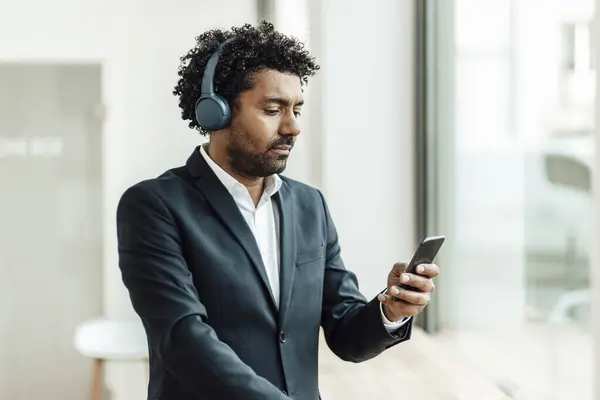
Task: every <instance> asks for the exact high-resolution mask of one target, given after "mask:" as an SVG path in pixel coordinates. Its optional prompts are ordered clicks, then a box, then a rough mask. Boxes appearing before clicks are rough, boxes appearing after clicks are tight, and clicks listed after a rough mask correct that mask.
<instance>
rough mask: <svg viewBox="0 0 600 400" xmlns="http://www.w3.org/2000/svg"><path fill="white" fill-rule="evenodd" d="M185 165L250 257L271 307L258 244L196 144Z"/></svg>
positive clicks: (270, 293) (196, 184)
mask: <svg viewBox="0 0 600 400" xmlns="http://www.w3.org/2000/svg"><path fill="white" fill-rule="evenodd" d="M187 168H188V171H189V172H190V174H191V175H192V178H195V179H194V185H195V187H196V188H197V189H198V190H199V191H200V192H201V193H202V194H203V195H204V197H205V198H206V200H207V201H208V202H209V203H210V205H211V206H212V208H213V209H214V210H215V212H216V213H217V215H218V216H219V218H220V219H221V221H222V222H223V224H224V225H225V226H226V227H227V228H228V229H229V231H230V232H231V234H232V235H233V236H235V238H236V239H237V240H238V242H239V243H240V245H241V246H242V248H243V249H244V251H245V252H246V253H247V254H248V256H249V257H250V260H252V265H253V266H254V269H255V270H256V272H257V274H258V275H259V277H260V280H261V281H262V286H263V289H264V290H265V291H266V292H267V296H268V297H269V298H270V299H271V304H272V305H273V307H274V309H275V300H274V298H273V292H272V291H271V286H270V285H269V278H268V277H267V272H266V269H265V266H264V264H263V261H262V257H261V255H260V250H259V248H258V244H257V243H256V239H255V238H254V235H253V234H252V231H251V230H250V227H249V226H248V224H247V223H246V221H245V220H244V217H243V216H242V213H241V212H240V210H239V208H238V206H237V204H236V203H235V201H234V200H233V198H232V197H231V194H230V193H229V192H228V191H227V189H225V187H224V186H223V184H222V183H221V181H220V180H219V178H217V176H216V175H215V174H214V172H213V171H212V170H211V169H210V167H209V166H208V164H207V163H206V161H205V160H204V158H203V157H202V154H200V150H199V148H196V149H195V151H194V153H192V155H191V156H190V158H189V159H188V161H187ZM224 250H226V249H224Z"/></svg>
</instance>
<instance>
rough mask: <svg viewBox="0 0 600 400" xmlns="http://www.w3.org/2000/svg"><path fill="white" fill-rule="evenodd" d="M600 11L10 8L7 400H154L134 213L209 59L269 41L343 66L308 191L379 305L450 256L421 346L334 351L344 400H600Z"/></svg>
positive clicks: (261, 2)
mask: <svg viewBox="0 0 600 400" xmlns="http://www.w3.org/2000/svg"><path fill="white" fill-rule="evenodd" d="M598 4H600V0H553V1H542V0H485V1H482V0H402V1H398V0H371V1H368V0H353V1H341V0H327V1H320V0H221V1H218V2H214V1H208V0H203V1H198V0H196V1H191V0H180V1H176V2H165V1H156V0H146V1H141V0H121V1H116V0H102V1H101V0H86V1H75V0H55V1H51V2H48V1H43V0H21V1H19V2H11V1H8V0H2V1H0V10H1V11H0V104H1V107H0V187H1V189H0V205H2V207H1V208H0V340H1V343H0V399H2V400H3V399H11V400H37V399H46V400H59V399H60V400H80V399H88V398H90V397H89V396H90V395H89V393H90V388H91V387H92V386H93V384H94V383H93V382H94V376H95V375H94V374H95V373H96V372H98V371H99V370H96V369H94V366H96V367H98V365H99V363H98V362H96V363H94V361H93V359H94V358H106V359H107V360H111V361H107V363H106V364H105V365H103V367H106V369H105V372H106V374H105V375H104V376H103V377H100V378H99V380H100V381H102V390H103V391H104V392H105V398H106V399H111V400H138V399H143V398H145V397H144V390H145V382H146V379H147V372H146V370H145V368H146V364H145V362H144V361H143V343H142V344H141V348H140V343H139V341H137V342H136V340H138V338H139V336H138V335H139V331H136V328H135V326H132V325H129V321H131V320H133V321H135V316H134V314H133V312H132V310H131V306H130V303H129V298H128V296H127V293H126V291H125V289H124V287H123V285H122V283H121V279H120V273H119V270H118V267H117V254H116V238H115V207H116V204H117V201H118V199H119V197H120V195H121V193H122V192H123V191H124V190H125V189H126V188H127V187H128V186H130V185H131V184H133V183H135V182H137V181H139V180H141V179H145V178H148V177H152V176H155V175H158V174H159V173H161V172H162V171H164V170H165V169H167V168H170V167H172V166H176V165H181V164H182V163H184V162H185V160H186V159H187V157H188V155H189V153H190V152H191V151H192V149H193V147H194V146H196V145H197V144H199V143H200V141H201V137H200V136H199V135H197V134H196V133H195V132H192V131H190V130H189V129H188V128H187V124H186V123H185V122H183V121H182V120H181V119H180V114H179V108H178V107H177V100H176V98H175V97H174V96H173V95H172V94H171V92H172V88H173V86H174V84H175V83H176V79H177V67H178V65H179V57H180V56H181V55H183V54H184V53H185V52H186V51H187V50H188V49H189V48H191V47H192V46H193V45H194V38H195V36H197V35H198V34H199V33H201V32H203V31H205V30H207V29H210V28H216V27H222V28H228V27H230V26H231V25H239V24H243V23H246V22H250V23H254V22H257V21H258V20H260V19H268V20H271V21H272V22H274V23H275V24H276V26H277V28H279V29H280V30H282V31H284V32H286V33H289V34H292V35H294V36H298V37H301V38H302V39H304V40H305V41H306V42H307V45H308V47H309V48H310V49H311V50H312V51H313V52H314V54H315V56H317V58H318V61H319V62H320V64H321V65H322V70H321V71H320V73H319V75H318V76H317V77H316V78H315V79H314V80H313V81H311V82H310V83H309V85H308V88H307V90H306V97H307V106H306V107H307V111H306V113H305V115H304V116H303V118H304V119H305V121H304V134H303V135H302V136H301V137H300V139H299V142H298V145H297V146H296V148H295V151H294V154H293V156H292V157H291V161H290V165H289V167H288V170H287V171H286V174H287V175H288V176H291V177H293V178H297V179H299V180H303V181H305V182H307V183H309V184H312V185H314V186H317V187H319V188H321V189H322V190H323V191H324V192H325V194H326V196H327V198H328V201H329V205H330V208H331V211H332V213H333V216H334V218H335V220H336V224H337V227H338V230H339V232H340V236H341V241H342V246H343V251H344V258H345V260H346V263H347V265H348V266H349V268H351V269H352V270H354V271H355V272H356V273H357V275H358V277H359V280H360V284H361V288H362V290H363V292H364V294H365V295H366V296H368V297H371V296H374V295H375V294H376V293H377V292H378V291H379V290H380V289H381V287H382V285H383V284H384V282H385V278H386V274H387V273H388V271H389V268H390V267H391V265H392V264H393V263H394V262H395V261H397V260H406V259H408V258H409V257H410V256H411V254H412V252H413V251H414V249H415V247H416V245H417V242H418V239H419V238H420V237H422V236H424V235H427V234H431V235H437V234H443V235H446V236H447V242H446V244H445V246H444V248H443V250H442V252H441V253H440V256H439V259H438V260H437V261H438V264H439V265H440V268H441V270H442V274H441V276H440V277H439V279H438V280H437V283H436V284H437V292H436V294H435V299H434V302H433V303H432V304H431V305H430V306H429V307H428V308H427V310H426V312H425V313H423V314H422V315H421V316H419V318H418V319H417V322H418V328H416V329H415V335H414V336H415V338H414V340H413V341H412V343H410V344H407V345H406V346H398V349H394V350H393V351H394V353H392V352H390V354H386V355H385V356H382V357H381V358H380V359H375V360H373V361H370V362H367V363H365V364H364V365H359V366H355V365H343V364H340V363H338V362H336V361H335V360H331V359H330V357H331V355H330V354H328V353H327V352H326V349H324V350H323V352H324V356H323V357H324V361H323V365H322V368H321V386H322V389H323V390H322V391H323V395H324V398H325V399H330V400H335V399H342V398H344V399H350V398H361V399H371V398H372V399H379V398H391V397H393V398H398V399H400V398H419V399H429V398H431V399H478V400H479V399H501V398H506V399H509V398H513V399H522V400H538V399H544V400H591V399H595V400H596V399H600V390H599V389H598V388H597V387H594V385H595V384H596V381H598V380H599V379H598V376H599V375H600V370H599V369H598V368H599V367H598V364H597V362H595V360H598V359H599V357H598V355H600V353H599V351H598V350H597V349H596V347H594V341H595V340H594V339H596V342H597V339H600V330H599V329H597V328H595V327H597V326H598V325H597V321H598V320H600V308H599V307H597V306H596V305H595V303H594V302H595V301H596V299H598V298H600V296H595V295H594V294H597V293H598V292H599V291H600V280H599V278H598V276H599V275H598V274H597V273H596V272H595V271H596V270H597V269H598V267H599V266H598V262H597V261H595V260H596V259H597V255H598V252H599V250H598V246H595V243H596V242H597V240H596V239H594V238H595V237H597V233H598V232H600V219H599V218H598V217H597V216H596V215H597V214H596V210H597V207H595V205H597V204H600V197H599V195H597V194H596V195H595V194H594V191H593V188H594V187H595V186H596V183H595V181H596V182H599V183H600V180H599V179H598V178H596V179H594V178H595V177H596V176H597V175H596V174H594V172H595V170H596V165H597V164H598V158H597V156H596V154H597V152H598V151H597V144H596V137H597V135H596V120H597V119H598V116H599V115H600V111H599V110H600V108H599V106H598V102H597V101H596V98H597V95H596V92H597V90H596V87H597V84H596V76H597V70H596V64H597V62H596V60H597V55H598V54H599V49H600V47H599V42H600V41H598V40H597V38H598V37H599V36H598V31H597V29H596V28H595V26H597V23H596V22H595V9H596V8H597V6H598ZM592 321H593V323H592ZM92 322H93V323H92ZM102 323H107V324H108V325H102ZM86 327H87V329H86ZM111 330H115V332H117V333H116V334H115V336H114V337H112V336H111V332H110V331H111ZM594 354H596V356H594ZM328 357H329V358H328ZM140 358H141V359H142V360H141V361H140ZM114 359H120V360H114ZM396 368H397V370H396ZM97 376H99V375H97ZM365 377H366V378H365ZM357 379H361V380H360V381H357ZM369 382H370V383H369ZM373 382H374V383H373ZM390 388H392V389H390ZM377 390H380V392H377ZM361 391H362V392H361ZM353 395H354V396H356V397H351V396H353ZM403 395H404V396H405V397H403Z"/></svg>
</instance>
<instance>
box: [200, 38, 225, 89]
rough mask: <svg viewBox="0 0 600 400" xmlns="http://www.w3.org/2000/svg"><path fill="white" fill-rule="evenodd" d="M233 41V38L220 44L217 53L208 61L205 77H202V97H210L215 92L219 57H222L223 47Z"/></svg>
mask: <svg viewBox="0 0 600 400" xmlns="http://www.w3.org/2000/svg"><path fill="white" fill-rule="evenodd" d="M232 41H233V38H232V37H231V38H229V39H227V40H225V41H224V42H223V43H221V44H219V47H217V50H215V52H214V53H213V54H212V55H211V56H210V58H209V59H208V62H207V63H206V68H204V76H203V77H202V86H201V90H202V92H201V95H210V94H213V93H214V92H215V87H214V82H213V80H214V77H215V72H216V70H217V64H218V62H219V57H220V56H221V51H222V50H223V47H224V46H225V45H226V44H228V43H230V42H232Z"/></svg>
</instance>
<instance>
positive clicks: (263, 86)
mask: <svg viewBox="0 0 600 400" xmlns="http://www.w3.org/2000/svg"><path fill="white" fill-rule="evenodd" d="M248 95H250V96H251V97H253V98H254V99H255V100H260V99H264V98H282V99H285V100H289V101H290V102H293V103H297V102H300V101H302V85H301V84H300V78H299V77H298V76H297V75H293V74H289V73H283V72H279V71H275V70H267V71H259V72H256V73H255V74H254V87H253V88H252V89H251V90H249V93H248Z"/></svg>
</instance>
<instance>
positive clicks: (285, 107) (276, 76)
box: [227, 70, 303, 178]
mask: <svg viewBox="0 0 600 400" xmlns="http://www.w3.org/2000/svg"><path fill="white" fill-rule="evenodd" d="M302 104H303V99H302V86H301V85H300V78H298V76H296V75H291V74H285V73H281V72H278V71H274V70H266V71H260V72H257V73H255V74H254V87H253V88H252V89H250V90H247V91H245V92H243V93H241V94H240V96H239V100H238V104H237V108H236V110H235V112H234V118H233V120H232V122H231V126H230V129H229V141H228V146H227V155H228V157H229V163H230V166H231V168H232V169H233V170H234V171H235V172H237V173H238V174H240V175H242V176H245V177H247V178H257V177H266V176H269V175H273V174H279V173H281V172H283V171H284V170H285V167H286V163H287V159H288V156H289V154H290V151H291V149H292V147H293V146H294V142H295V140H296V136H298V135H299V134H300V125H299V117H300V111H301V108H302Z"/></svg>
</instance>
